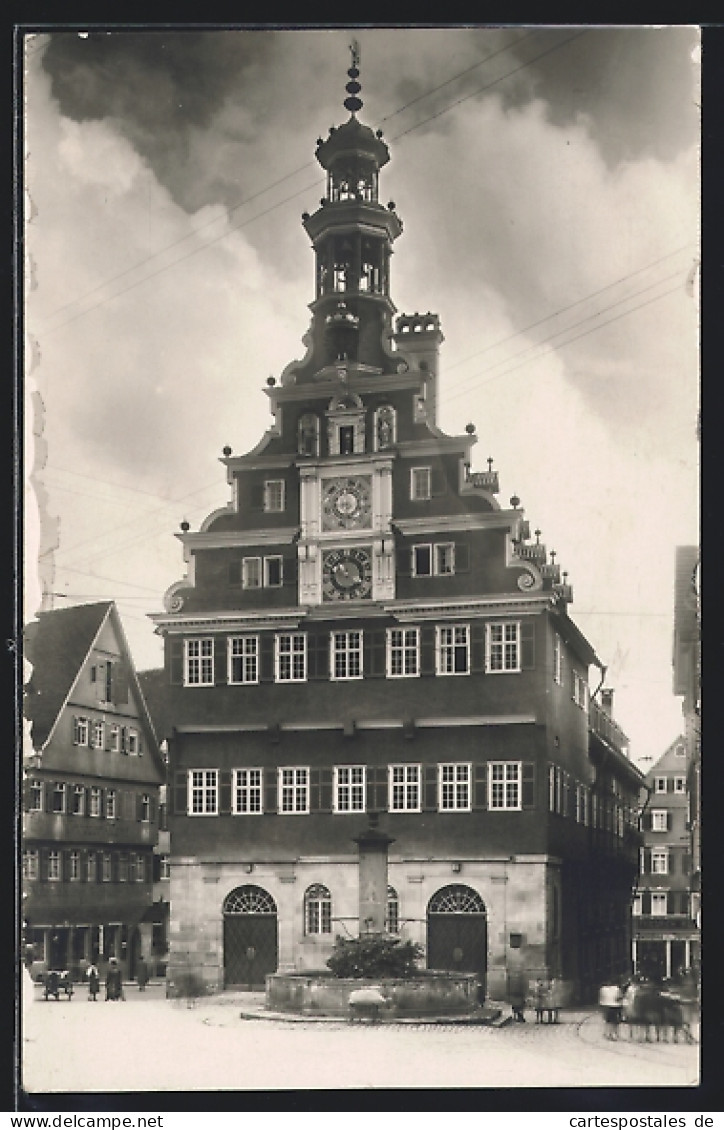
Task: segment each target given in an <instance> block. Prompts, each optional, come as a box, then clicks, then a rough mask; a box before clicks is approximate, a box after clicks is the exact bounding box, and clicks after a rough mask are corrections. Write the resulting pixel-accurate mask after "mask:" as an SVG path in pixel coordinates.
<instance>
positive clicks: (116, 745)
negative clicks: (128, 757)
mask: <svg viewBox="0 0 724 1130" xmlns="http://www.w3.org/2000/svg"><path fill="white" fill-rule="evenodd" d="M110 746H111V753H120V752H121V727H120V726H116V725H115V724H114V725H113V726H111V729H110Z"/></svg>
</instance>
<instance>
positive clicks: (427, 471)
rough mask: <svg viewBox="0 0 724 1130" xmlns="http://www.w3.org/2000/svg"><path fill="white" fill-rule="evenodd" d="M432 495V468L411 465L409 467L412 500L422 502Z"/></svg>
mask: <svg viewBox="0 0 724 1130" xmlns="http://www.w3.org/2000/svg"><path fill="white" fill-rule="evenodd" d="M431 497H432V469H431V468H430V467H412V468H411V469H410V498H411V499H412V500H413V502H424V501H425V500H426V499H428V498H431Z"/></svg>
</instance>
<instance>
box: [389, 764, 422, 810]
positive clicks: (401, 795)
mask: <svg viewBox="0 0 724 1130" xmlns="http://www.w3.org/2000/svg"><path fill="white" fill-rule="evenodd" d="M388 774H389V776H388V780H389V802H388V804H389V809H390V812H419V811H420V766H419V765H390V766H389V769H388Z"/></svg>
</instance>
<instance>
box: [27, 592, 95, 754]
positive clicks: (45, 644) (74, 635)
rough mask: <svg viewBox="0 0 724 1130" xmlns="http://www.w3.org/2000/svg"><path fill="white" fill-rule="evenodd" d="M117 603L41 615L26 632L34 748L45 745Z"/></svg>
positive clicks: (42, 613)
mask: <svg viewBox="0 0 724 1130" xmlns="http://www.w3.org/2000/svg"><path fill="white" fill-rule="evenodd" d="M111 608H113V602H112V601H109V600H105V601H103V602H101V603H99V604H78V605H75V606H74V607H72V608H59V609H57V610H56V611H53V612H41V613H40V614H39V615H38V619H37V620H36V621H34V622H33V623H32V624H28V625H27V627H26V628H25V631H24V650H25V658H26V659H27V660H28V662H29V663H32V665H33V672H32V675H31V676H30V679H29V681H28V683H27V684H26V696H25V717H26V718H27V719H28V720H29V721H30V722H31V723H32V736H33V745H34V746H35V748H36V749H38V748H39V747H40V746H42V745H43V743H44V742H45V740H46V738H47V737H48V735H49V734H50V731H51V730H52V728H53V724H54V723H55V720H56V718H57V717H58V715H59V713H60V711H61V709H62V707H63V704H64V703H65V701H66V699H67V698H68V695H69V694H70V691H71V689H72V687H73V684H74V682H75V680H76V678H77V676H78V672H79V670H80V668H81V666H82V664H83V662H84V660H85V658H86V656H87V655H88V652H89V651H90V649H91V647H92V646H93V641H94V640H95V638H96V636H97V635H98V632H99V631H100V629H101V627H102V625H103V623H104V621H105V620H106V617H107V616H108V614H109V612H110V610H111Z"/></svg>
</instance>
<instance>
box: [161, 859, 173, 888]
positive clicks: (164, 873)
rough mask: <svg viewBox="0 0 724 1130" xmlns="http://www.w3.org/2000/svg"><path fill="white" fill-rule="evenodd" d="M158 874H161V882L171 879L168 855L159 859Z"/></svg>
mask: <svg viewBox="0 0 724 1130" xmlns="http://www.w3.org/2000/svg"><path fill="white" fill-rule="evenodd" d="M160 874H161V879H162V881H163V882H165V881H166V880H167V879H170V878H171V856H170V855H162V856H161V858H160Z"/></svg>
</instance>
